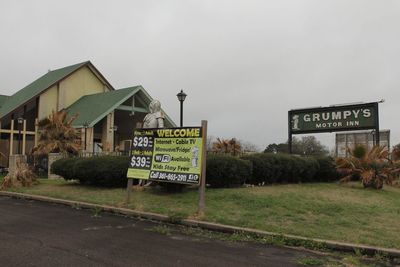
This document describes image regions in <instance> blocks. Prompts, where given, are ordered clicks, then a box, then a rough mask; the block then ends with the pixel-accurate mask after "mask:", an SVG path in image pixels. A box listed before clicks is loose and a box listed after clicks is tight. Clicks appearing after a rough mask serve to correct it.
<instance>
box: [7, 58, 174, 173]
mask: <svg viewBox="0 0 400 267" xmlns="http://www.w3.org/2000/svg"><path fill="white" fill-rule="evenodd" d="M151 101H152V97H151V96H150V95H149V94H148V93H147V92H146V90H145V89H144V88H143V87H142V86H140V85H138V86H132V87H128V88H123V89H115V88H114V87H113V86H112V85H111V84H110V83H109V82H108V81H107V80H106V79H105V78H104V76H103V75H102V74H101V73H100V72H99V71H98V70H97V68H96V67H95V66H94V65H93V64H92V63H91V62H90V61H86V62H82V63H79V64H75V65H72V66H67V67H64V68H61V69H57V70H53V71H48V72H47V73H46V74H44V75H43V76H41V77H39V78H38V79H37V80H35V81H33V82H32V83H30V84H28V85H27V86H25V87H24V88H22V89H21V90H19V91H18V92H16V93H15V94H13V95H11V96H4V95H0V152H1V153H2V154H3V155H5V157H4V156H0V168H1V167H7V166H8V159H9V156H11V155H16V154H22V155H29V154H31V151H32V148H33V147H34V146H36V145H37V141H38V131H39V129H38V126H37V124H38V121H40V120H42V119H44V118H46V117H47V116H49V115H50V114H51V113H52V111H60V110H66V111H67V112H68V114H69V115H74V114H78V117H77V119H76V120H75V121H74V123H73V126H74V127H75V128H76V129H78V130H79V132H80V136H81V138H80V142H81V150H82V151H81V152H83V153H87V154H91V153H101V152H105V151H107V152H112V151H116V150H118V151H127V150H128V149H129V144H130V139H131V135H132V132H133V130H134V129H135V128H136V127H138V126H140V123H141V122H142V121H143V118H144V116H145V115H146V114H147V113H148V112H149V111H148V105H149V104H150V102H151ZM164 114H165V113H164ZM165 126H166V127H175V126H176V125H175V124H174V122H173V121H172V120H171V119H170V117H168V115H165Z"/></svg>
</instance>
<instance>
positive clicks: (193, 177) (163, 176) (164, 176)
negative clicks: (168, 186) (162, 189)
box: [150, 171, 199, 183]
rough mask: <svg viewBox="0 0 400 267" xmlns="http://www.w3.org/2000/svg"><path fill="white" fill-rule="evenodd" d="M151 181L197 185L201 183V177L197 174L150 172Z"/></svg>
mask: <svg viewBox="0 0 400 267" xmlns="http://www.w3.org/2000/svg"><path fill="white" fill-rule="evenodd" d="M150 179H155V180H166V181H174V182H186V183H197V182H198V181H199V175H197V174H177V173H165V172H155V171H152V172H150Z"/></svg>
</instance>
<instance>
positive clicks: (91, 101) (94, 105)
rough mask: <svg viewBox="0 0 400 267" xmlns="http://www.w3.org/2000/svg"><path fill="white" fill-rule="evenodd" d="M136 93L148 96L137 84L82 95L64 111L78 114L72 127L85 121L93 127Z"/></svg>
mask: <svg viewBox="0 0 400 267" xmlns="http://www.w3.org/2000/svg"><path fill="white" fill-rule="evenodd" d="M137 93H143V94H144V95H145V96H146V98H147V96H149V95H148V93H147V92H146V90H144V88H143V87H142V86H140V85H138V86H133V87H128V88H124V89H119V90H114V91H110V92H105V93H98V94H93V95H86V96H82V97H81V98H79V99H78V100H77V101H76V102H75V103H73V104H72V105H71V106H69V107H68V108H67V109H66V111H67V114H68V115H69V116H73V115H75V114H78V117H77V118H76V119H75V121H74V122H73V123H72V125H73V126H74V127H76V128H81V127H84V125H85V124H86V123H87V125H88V127H93V126H94V125H95V124H96V123H98V122H99V121H100V120H102V119H103V118H104V117H105V116H107V114H110V113H111V112H112V111H113V110H114V109H116V108H117V107H119V106H120V105H122V103H124V102H125V101H126V100H128V99H129V98H130V97H132V96H133V95H135V94H137ZM151 100H152V99H151V97H150V98H148V99H146V101H145V102H149V101H151ZM144 111H147V112H148V109H147V108H145V109H144ZM165 116H166V119H167V121H168V124H170V125H172V126H175V123H174V122H173V121H172V120H171V119H170V118H169V117H168V116H167V115H165Z"/></svg>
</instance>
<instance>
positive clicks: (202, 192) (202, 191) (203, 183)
mask: <svg viewBox="0 0 400 267" xmlns="http://www.w3.org/2000/svg"><path fill="white" fill-rule="evenodd" d="M201 128H202V131H203V134H202V136H203V138H204V139H203V140H204V142H203V150H202V153H203V164H202V166H201V178H200V186H199V208H198V211H197V214H198V215H199V216H203V215H204V209H205V207H206V196H205V194H206V169H207V166H206V162H207V121H205V120H203V121H201Z"/></svg>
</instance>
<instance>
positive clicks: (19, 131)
mask: <svg viewBox="0 0 400 267" xmlns="http://www.w3.org/2000/svg"><path fill="white" fill-rule="evenodd" d="M17 120H18V154H22V151H21V126H22V124H23V123H24V119H23V118H21V117H19V118H18V119H17Z"/></svg>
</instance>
